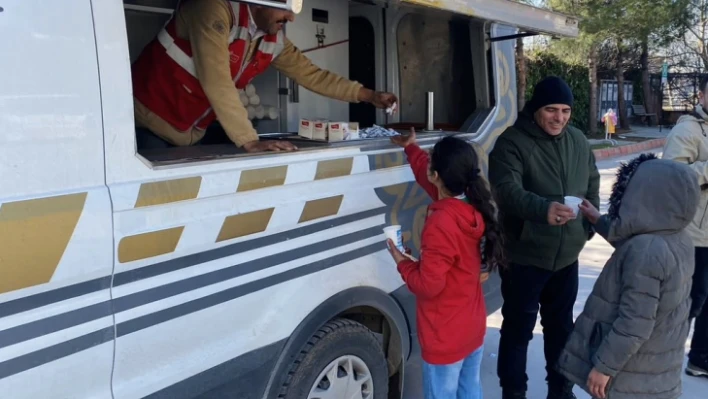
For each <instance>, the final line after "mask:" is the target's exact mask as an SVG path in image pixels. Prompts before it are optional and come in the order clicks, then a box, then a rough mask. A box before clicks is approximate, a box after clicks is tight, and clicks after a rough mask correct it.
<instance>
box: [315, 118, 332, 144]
mask: <svg viewBox="0 0 708 399" xmlns="http://www.w3.org/2000/svg"><path fill="white" fill-rule="evenodd" d="M314 125H315V127H314V132H313V133H312V139H313V140H322V141H325V140H327V125H329V124H328V123H327V122H326V121H315V123H314Z"/></svg>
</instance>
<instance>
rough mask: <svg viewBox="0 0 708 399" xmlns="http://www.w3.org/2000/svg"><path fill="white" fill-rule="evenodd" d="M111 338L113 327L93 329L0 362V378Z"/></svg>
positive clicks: (91, 346) (102, 342)
mask: <svg viewBox="0 0 708 399" xmlns="http://www.w3.org/2000/svg"><path fill="white" fill-rule="evenodd" d="M112 339H113V327H106V328H104V329H101V330H98V331H94V332H92V333H90V334H86V335H82V336H80V337H77V338H74V339H72V340H69V341H65V342H62V343H60V344H57V345H54V346H50V347H48V348H44V349H40V350H38V351H35V352H31V353H28V354H26V355H22V356H19V357H16V358H14V359H10V360H6V361H4V362H2V363H0V379H3V378H5V377H9V376H12V375H15V374H18V373H21V372H23V371H27V370H30V369H33V368H35V367H39V366H41V365H43V364H45V363H49V362H51V361H54V360H57V359H61V358H63V357H66V356H69V355H73V354H74V353H76V352H81V351H84V350H86V349H90V348H93V347H94V346H98V345H101V344H104V343H106V342H109V341H111V340H112Z"/></svg>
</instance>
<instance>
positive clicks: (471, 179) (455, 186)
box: [430, 136, 505, 271]
mask: <svg viewBox="0 0 708 399" xmlns="http://www.w3.org/2000/svg"><path fill="white" fill-rule="evenodd" d="M430 171H431V172H437V173H438V175H439V176H440V180H442V182H443V184H444V185H445V188H446V189H447V190H448V191H449V194H452V195H454V196H458V195H462V194H465V195H466V196H467V200H468V201H469V203H470V204H471V205H472V206H474V207H475V209H477V211H479V213H481V214H482V218H483V219H484V225H485V230H484V239H483V240H482V263H483V264H486V266H487V270H489V271H493V270H496V269H497V268H498V267H504V265H505V259H504V242H503V235H502V232H501V224H500V223H499V220H498V219H497V210H496V207H495V206H494V202H493V200H492V193H491V191H490V190H489V188H487V183H486V182H485V180H484V178H482V176H481V174H480V169H479V157H478V156H477V152H476V151H475V150H474V148H473V147H472V146H471V145H470V144H469V143H467V142H466V141H464V140H462V139H459V138H457V137H454V136H448V137H445V138H443V139H442V140H440V141H438V143H437V144H435V147H433V150H432V153H431V154H430Z"/></svg>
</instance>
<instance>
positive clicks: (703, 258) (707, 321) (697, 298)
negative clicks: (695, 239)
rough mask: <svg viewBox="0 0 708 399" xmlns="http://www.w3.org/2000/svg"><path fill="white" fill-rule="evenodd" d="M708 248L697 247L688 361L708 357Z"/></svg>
mask: <svg viewBox="0 0 708 399" xmlns="http://www.w3.org/2000/svg"><path fill="white" fill-rule="evenodd" d="M706 299H708V248H705V247H696V270H695V272H694V273H693V286H692V287H691V300H692V302H691V316H690V317H691V318H692V319H693V318H695V325H694V331H693V338H692V339H691V351H690V352H689V353H688V359H689V360H691V361H692V362H696V361H697V358H698V357H705V356H708V305H707V304H706Z"/></svg>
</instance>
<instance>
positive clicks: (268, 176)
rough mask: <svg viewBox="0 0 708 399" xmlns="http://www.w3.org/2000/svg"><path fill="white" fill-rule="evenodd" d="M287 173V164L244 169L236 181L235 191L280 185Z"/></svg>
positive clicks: (283, 182)
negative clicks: (236, 187)
mask: <svg viewBox="0 0 708 399" xmlns="http://www.w3.org/2000/svg"><path fill="white" fill-rule="evenodd" d="M287 174H288V167H287V166H276V167H273V168H263V169H252V170H244V171H243V172H241V179H240V181H239V182H238V189H236V191H237V192H243V191H251V190H258V189H261V188H267V187H275V186H282V185H283V184H285V177H286V176H287Z"/></svg>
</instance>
